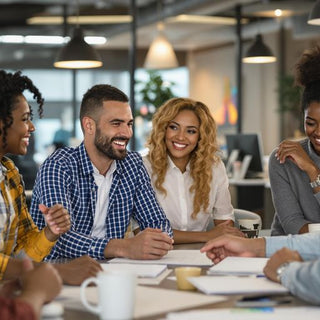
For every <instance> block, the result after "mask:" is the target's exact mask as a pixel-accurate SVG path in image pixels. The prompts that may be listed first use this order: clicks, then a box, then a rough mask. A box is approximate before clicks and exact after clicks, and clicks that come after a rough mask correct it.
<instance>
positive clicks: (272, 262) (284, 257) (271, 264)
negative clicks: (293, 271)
mask: <svg viewBox="0 0 320 320" xmlns="http://www.w3.org/2000/svg"><path fill="white" fill-rule="evenodd" d="M292 261H301V262H302V261H303V259H302V258H301V256H300V254H299V252H298V251H294V250H290V249H288V248H282V249H280V250H278V251H277V252H276V253H274V254H273V255H272V256H271V257H270V259H269V260H268V262H267V264H266V266H265V267H264V269H263V272H264V274H265V275H266V277H267V278H269V279H270V280H272V281H275V282H280V279H279V278H278V274H277V270H278V268H279V267H280V266H281V265H282V264H284V263H286V262H292Z"/></svg>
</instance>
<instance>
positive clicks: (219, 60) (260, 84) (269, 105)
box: [187, 31, 317, 154]
mask: <svg viewBox="0 0 320 320" xmlns="http://www.w3.org/2000/svg"><path fill="white" fill-rule="evenodd" d="M263 38H264V41H265V43H266V44H267V45H268V46H269V47H270V48H271V50H272V51H273V52H274V54H275V55H276V56H279V48H278V44H279V34H278V32H274V33H270V34H266V35H263ZM316 42H317V39H308V40H305V39H293V38H292V35H291V32H290V31H286V40H285V47H286V49H285V52H286V58H285V61H284V63H285V68H286V70H287V73H292V72H293V66H294V64H295V62H296V60H297V59H298V57H299V56H300V55H301V53H302V52H303V50H304V49H307V48H310V47H312V46H314V45H315V43H316ZM249 45H250V42H246V43H245V44H244V46H243V53H245V52H246V50H247V48H248V46H249ZM235 55H236V48H235V46H233V45H229V46H225V47H221V48H211V49H206V50H201V51H194V52H190V53H189V54H188V60H187V63H188V67H189V70H190V90H189V91H190V97H191V98H194V99H198V100H200V101H203V102H204V103H206V104H207V105H208V106H209V107H210V108H211V110H213V111H214V110H215V108H218V107H219V106H220V105H221V104H222V101H223V92H224V88H223V86H224V77H229V78H230V80H231V83H232V84H233V85H236V83H235V79H236V56H235ZM242 81H243V82H242V86H243V89H242V131H243V132H244V133H253V132H260V133H261V136H262V141H263V147H264V153H265V154H269V153H270V152H271V151H272V150H273V149H274V147H276V146H277V145H278V143H279V142H280V140H281V133H280V114H279V112H278V91H277V90H278V89H277V84H278V62H276V63H271V64H265V65H249V64H243V67H242ZM285 124H286V122H285ZM287 124H288V123H287Z"/></svg>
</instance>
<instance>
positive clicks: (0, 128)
mask: <svg viewBox="0 0 320 320" xmlns="http://www.w3.org/2000/svg"><path fill="white" fill-rule="evenodd" d="M25 90H28V91H30V92H31V93H32V94H33V98H34V99H35V100H36V101H37V103H38V112H39V115H40V116H41V114H42V105H43V98H42V96H41V94H40V92H39V90H38V89H37V88H36V87H35V86H34V85H33V83H32V81H31V80H30V79H29V78H28V77H26V76H23V75H21V73H20V72H16V73H7V72H5V71H3V70H0V281H1V280H7V279H16V278H17V277H19V276H20V275H21V272H22V270H23V268H22V261H21V259H17V258H16V257H15V256H16V255H17V254H19V252H20V251H23V252H24V254H26V255H27V256H28V257H29V258H30V259H31V260H33V261H36V262H39V261H42V259H43V258H44V257H45V256H47V255H48V254H49V252H50V251H51V249H52V247H53V246H54V245H55V243H56V240H57V239H58V238H59V236H60V235H61V234H62V233H65V232H67V231H68V230H69V229H70V218H69V213H68V211H67V210H66V209H65V208H64V207H63V206H62V205H61V204H55V205H53V206H52V207H50V208H48V207H46V206H44V205H42V204H40V205H39V209H40V210H41V212H42V213H43V215H44V218H45V221H46V226H45V227H44V228H43V229H42V230H40V231H39V230H38V228H37V227H36V225H35V224H34V222H33V220H32V218H31V216H30V214H29V211H28V208H27V205H26V197H25V192H24V184H23V181H22V177H21V176H20V174H19V171H18V169H17V168H16V167H15V165H14V163H13V162H12V160H10V159H9V158H7V157H6V154H8V153H10V154H15V155H25V154H26V152H27V148H28V145H29V139H30V136H31V134H32V133H33V131H34V130H35V127H34V125H33V123H32V121H31V117H32V109H31V106H29V104H28V102H27V100H26V98H25V97H24V95H23V92H24V91H25ZM55 267H56V269H57V270H58V271H59V273H60V275H61V277H62V278H63V280H64V281H65V283H68V284H80V283H81V282H82V281H83V280H84V279H85V278H86V277H88V276H91V275H92V274H95V273H96V272H98V271H99V270H100V269H101V267H100V265H99V263H98V262H96V261H94V260H93V259H91V258H89V257H82V258H79V259H76V260H73V261H71V262H70V263H67V264H61V265H56V266H55Z"/></svg>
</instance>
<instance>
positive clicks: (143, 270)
mask: <svg viewBox="0 0 320 320" xmlns="http://www.w3.org/2000/svg"><path fill="white" fill-rule="evenodd" d="M100 265H101V267H102V269H103V270H104V271H117V272H119V271H120V272H121V271H126V272H131V273H134V274H136V275H137V277H139V278H155V277H158V276H159V275H160V274H161V273H162V272H164V271H165V270H167V266H166V265H163V264H141V263H139V264H136V265H134V264H129V263H121V264H110V263H101V264H100Z"/></svg>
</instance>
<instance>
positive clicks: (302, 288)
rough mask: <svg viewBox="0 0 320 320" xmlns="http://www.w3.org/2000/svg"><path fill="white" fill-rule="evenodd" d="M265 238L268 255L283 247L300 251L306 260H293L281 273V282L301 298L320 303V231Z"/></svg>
mask: <svg viewBox="0 0 320 320" xmlns="http://www.w3.org/2000/svg"><path fill="white" fill-rule="evenodd" d="M265 239H266V256H267V257H270V256H271V255H272V254H274V253H275V252H276V251H277V250H279V249H281V248H283V247H287V248H289V249H291V250H297V251H298V252H299V254H300V255H301V257H302V259H303V260H304V262H291V263H290V264H289V265H288V267H286V268H285V270H284V271H283V273H282V274H281V283H282V284H283V285H284V286H285V287H286V288H287V289H289V291H290V292H291V293H292V294H294V295H296V296H298V297H299V298H301V299H303V300H305V301H307V302H309V303H314V304H318V305H320V249H319V248H320V233H319V232H316V233H305V234H302V235H289V236H282V237H266V238H265Z"/></svg>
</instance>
